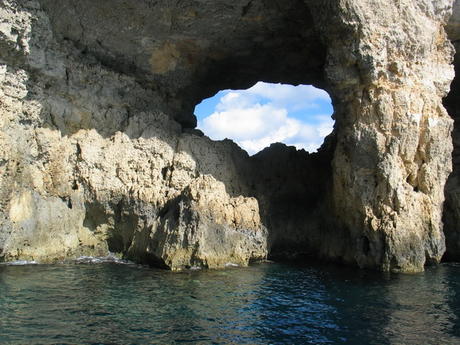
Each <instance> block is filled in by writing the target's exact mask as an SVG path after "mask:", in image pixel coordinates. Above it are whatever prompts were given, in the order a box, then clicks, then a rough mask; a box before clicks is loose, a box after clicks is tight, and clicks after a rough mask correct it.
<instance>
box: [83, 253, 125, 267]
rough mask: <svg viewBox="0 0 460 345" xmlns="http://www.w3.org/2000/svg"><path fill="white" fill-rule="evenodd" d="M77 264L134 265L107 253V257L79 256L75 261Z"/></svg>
mask: <svg viewBox="0 0 460 345" xmlns="http://www.w3.org/2000/svg"><path fill="white" fill-rule="evenodd" d="M75 262H76V263H77V264H102V263H116V264H123V265H134V262H131V261H129V260H123V259H120V258H118V257H117V256H116V255H115V254H113V253H109V254H108V255H107V256H80V257H78V258H77V259H75Z"/></svg>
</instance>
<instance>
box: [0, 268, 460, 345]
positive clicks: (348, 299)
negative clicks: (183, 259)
mask: <svg viewBox="0 0 460 345" xmlns="http://www.w3.org/2000/svg"><path fill="white" fill-rule="evenodd" d="M459 317H460V266H458V265H442V266H439V267H433V268H430V269H428V270H427V272H425V273H423V274H416V275H384V274H379V273H373V272H366V271H356V270H352V269H346V268H343V267H334V266H309V267H299V266H289V265H282V264H260V265H255V266H252V267H249V268H240V269H228V270H225V271H204V272H185V273H171V272H167V271H161V270H155V269H150V268H145V267H139V266H135V265H121V264H85V265H76V264H73V265H71V264H67V265H49V266H47V265H43V266H42V265H33V266H0V343H8V344H26V343H27V344H56V343H59V344H78V343H80V344H101V343H103V344H127V343H132V344H139V343H156V344H170V343H180V342H188V343H193V344H210V343H215V344H308V343H311V344H379V345H380V344H460V322H459Z"/></svg>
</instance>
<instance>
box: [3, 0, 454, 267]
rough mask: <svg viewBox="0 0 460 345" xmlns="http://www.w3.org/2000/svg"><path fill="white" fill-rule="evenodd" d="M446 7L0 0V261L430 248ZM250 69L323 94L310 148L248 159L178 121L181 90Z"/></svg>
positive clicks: (434, 239)
mask: <svg viewBox="0 0 460 345" xmlns="http://www.w3.org/2000/svg"><path fill="white" fill-rule="evenodd" d="M451 13H452V1H451V0H437V1H434V0H433V1H432V0H421V1H417V2H414V1H411V0H398V1H396V0H394V1H387V2H375V1H370V0H353V1H352V0H348V1H336V0H328V1H319V0H308V1H307V0H305V1H301V0H295V1H277V0H265V1H262V0H236V1H232V2H231V3H229V2H228V1H224V0H217V1H215V0H213V1H211V0H209V1H208V0H204V1H192V0H190V1H189V0H187V1H178V2H175V1H169V0H168V1H166V0H160V1H150V0H141V1H131V2H130V1H122V0H110V1H109V0H101V1H90V0H79V1H77V0H62V1H59V2H57V1H52V0H22V1H19V0H5V1H3V2H2V3H0V113H1V117H0V257H1V258H2V260H16V259H29V260H30V259H33V260H36V261H42V262H49V261H55V260H62V259H66V258H72V257H76V256H79V255H82V254H85V255H103V254H105V253H106V252H107V251H108V250H110V251H113V252H117V253H120V255H123V256H124V257H127V258H129V259H132V260H135V261H138V262H144V263H149V264H153V265H158V266H162V267H167V268H170V269H182V268H187V267H194V266H199V267H224V266H225V265H228V264H238V265H247V264H248V263H249V262H250V261H252V260H260V259H264V258H266V257H267V255H272V256H281V257H286V256H291V257H293V256H294V257H295V256H296V255H297V254H306V255H312V256H316V257H321V258H325V259H333V260H339V261H342V262H346V263H350V264H355V265H359V266H360V267H372V268H376V269H381V270H393V271H420V270H423V267H424V265H425V264H426V263H435V262H439V260H440V259H441V257H442V255H443V253H444V251H445V240H444V235H443V231H442V222H441V216H442V204H443V201H444V184H445V181H446V179H447V177H448V175H449V173H450V171H451V151H452V141H451V139H450V134H451V130H452V127H453V121H452V119H451V118H450V117H449V115H448V114H447V112H446V110H445V109H444V107H443V105H442V99H443V97H445V96H446V95H447V93H448V91H449V85H450V82H451V80H452V78H453V77H454V70H453V67H452V65H451V61H452V55H453V47H452V45H451V43H450V41H449V40H448V38H447V34H446V32H445V30H444V26H445V25H446V24H447V22H448V20H449V18H450V16H451ZM451 23H452V21H451ZM453 27H454V26H453V24H450V28H453ZM452 30H454V29H451V31H452ZM258 80H264V81H270V82H284V83H292V84H296V83H304V84H313V85H316V86H319V87H322V88H324V89H325V90H327V91H328V92H329V94H330V95H331V97H332V99H333V103H334V109H335V113H334V118H335V119H336V126H335V129H334V132H333V134H332V135H331V136H330V137H329V138H328V139H327V140H326V142H325V144H324V145H323V147H322V149H321V150H320V152H319V153H315V154H308V153H305V152H299V151H295V149H293V148H288V147H285V146H283V145H273V146H272V147H270V148H268V149H265V150H264V151H263V152H261V153H259V154H257V155H255V156H254V157H249V156H248V155H247V154H246V153H245V152H244V151H242V150H241V149H240V148H238V147H237V146H236V144H234V143H232V142H231V141H229V140H224V141H221V142H213V141H211V140H210V139H209V138H207V137H206V136H203V135H202V134H201V133H200V132H199V131H196V130H194V129H193V128H194V127H195V125H196V119H195V117H194V116H193V114H192V112H193V106H194V105H195V104H196V103H197V102H199V101H200V100H201V99H203V98H205V97H207V96H210V95H212V94H213V93H214V92H217V91H218V90H220V89H225V88H232V87H233V88H244V87H248V86H250V85H251V84H252V83H255V82H256V81H258ZM453 207H454V208H455V207H457V206H453ZM454 211H455V210H454Z"/></svg>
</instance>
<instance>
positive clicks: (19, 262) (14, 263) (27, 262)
mask: <svg viewBox="0 0 460 345" xmlns="http://www.w3.org/2000/svg"><path fill="white" fill-rule="evenodd" d="M0 264H1V265H6V266H25V265H38V262H37V261H35V260H16V261H9V262H2V263H0Z"/></svg>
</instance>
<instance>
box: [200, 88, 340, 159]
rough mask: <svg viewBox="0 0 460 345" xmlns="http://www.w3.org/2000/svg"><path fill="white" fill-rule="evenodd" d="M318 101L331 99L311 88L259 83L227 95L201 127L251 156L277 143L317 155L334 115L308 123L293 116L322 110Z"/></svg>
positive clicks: (213, 137) (317, 116)
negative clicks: (291, 113)
mask: <svg viewBox="0 0 460 345" xmlns="http://www.w3.org/2000/svg"><path fill="white" fill-rule="evenodd" d="M318 100H323V101H324V100H327V101H329V95H328V94H327V93H326V92H325V91H323V90H319V89H316V88H314V87H312V86H307V85H300V86H298V87H294V86H292V85H281V84H267V83H261V82H259V83H257V84H256V85H254V86H253V87H251V88H249V89H248V90H243V91H229V92H227V93H226V94H225V95H224V96H222V97H221V99H220V101H219V103H218V105H217V106H216V107H215V111H214V113H212V114H211V115H210V116H208V117H205V118H204V119H202V120H201V121H199V123H198V127H199V128H200V129H201V130H203V132H204V133H206V135H208V136H209V137H210V138H212V139H214V140H222V139H225V138H229V139H233V140H234V141H235V142H237V143H238V144H239V145H240V146H241V147H242V148H243V149H245V150H246V151H247V152H248V153H249V154H254V153H256V152H258V151H260V150H262V149H263V148H265V147H267V146H269V145H270V144H271V143H274V142H283V143H285V144H287V145H293V146H295V147H297V148H298V149H301V148H303V149H305V150H307V151H310V152H313V151H316V149H317V148H319V146H320V145H321V144H322V142H323V141H324V137H325V136H326V135H327V134H329V133H330V132H331V131H332V126H333V121H332V119H331V118H330V115H320V114H319V115H315V116H313V117H310V118H309V121H308V122H306V121H305V120H303V119H299V118H298V117H297V118H294V117H293V116H290V114H289V113H290V112H295V111H299V110H303V109H313V108H315V107H319V106H318V105H317V103H315V102H317V101H318Z"/></svg>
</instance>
